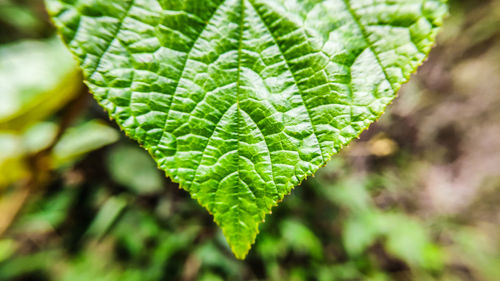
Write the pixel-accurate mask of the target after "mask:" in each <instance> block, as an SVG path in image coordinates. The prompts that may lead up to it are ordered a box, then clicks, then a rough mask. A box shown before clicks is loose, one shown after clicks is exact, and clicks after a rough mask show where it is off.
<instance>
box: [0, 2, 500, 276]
mask: <svg viewBox="0 0 500 281" xmlns="http://www.w3.org/2000/svg"><path fill="white" fill-rule="evenodd" d="M451 4H452V5H451V7H452V10H451V16H450V18H449V19H448V20H447V22H446V25H445V30H444V31H443V32H442V35H441V38H440V44H439V46H438V47H437V48H436V49H435V50H434V52H433V53H432V54H431V58H430V59H429V61H428V62H427V63H426V65H424V67H423V68H422V69H421V71H420V72H419V74H418V75H417V76H416V77H414V79H412V81H411V82H410V84H408V85H407V86H406V87H405V88H404V89H403V91H402V94H401V98H399V99H398V101H397V102H395V104H394V105H393V106H392V107H391V109H390V111H389V112H388V113H387V114H386V115H385V116H384V117H383V118H382V120H381V121H380V122H379V123H377V124H376V125H374V126H372V128H371V129H370V130H369V131H368V132H366V133H365V134H364V135H363V136H362V137H361V139H360V140H358V141H357V142H356V143H354V144H352V145H351V146H350V147H349V148H348V149H347V150H346V151H344V152H343V153H341V155H338V156H337V157H334V159H333V160H332V161H331V162H330V163H329V164H328V165H327V166H326V167H324V168H322V169H321V170H320V172H319V173H318V174H317V175H316V176H315V177H313V178H311V179H309V180H308V181H306V182H305V183H303V185H302V186H300V187H297V188H296V189H295V190H294V192H293V193H292V195H290V196H288V197H286V198H285V200H284V202H283V203H282V204H280V206H279V207H277V208H276V209H274V210H273V215H272V216H268V217H267V221H266V223H265V224H263V225H262V227H261V229H260V231H261V234H260V235H259V237H258V240H257V242H256V245H255V248H254V249H253V250H252V252H251V253H250V255H249V257H248V258H247V259H246V260H245V261H238V260H235V259H234V257H233V255H232V254H231V252H230V250H229V248H228V246H227V244H226V242H225V240H224V237H223V236H222V234H221V233H220V231H219V230H218V228H217V227H216V226H215V224H214V223H213V222H212V219H211V217H210V216H209V215H208V214H206V212H205V211H204V210H203V209H202V208H201V207H200V206H198V205H197V203H196V202H194V201H193V200H192V199H190V198H189V196H188V195H187V194H186V193H185V192H184V191H181V190H179V188H178V186H176V185H175V184H173V183H171V182H170V181H169V180H168V179H167V178H165V177H164V176H163V174H162V173H161V172H160V171H159V170H158V169H157V168H156V166H155V164H154V162H153V161H152V160H151V159H150V157H149V156H148V155H147V153H146V152H144V151H143V150H142V149H140V148H139V147H138V146H137V145H136V144H135V143H131V142H130V141H129V140H127V139H126V138H125V137H124V136H122V134H120V133H119V132H118V130H117V129H116V127H115V125H114V124H113V123H112V122H110V121H109V120H107V117H106V115H105V114H104V113H103V112H102V111H101V109H100V108H99V107H98V106H97V105H96V104H95V103H94V102H93V100H92V98H91V96H90V95H89V94H88V93H86V91H85V90H82V89H85V88H84V87H83V85H82V82H81V80H80V74H79V73H78V72H77V71H76V70H75V68H74V66H73V64H72V61H71V58H70V57H69V56H68V55H67V53H66V51H65V49H64V48H63V47H61V45H60V43H58V41H57V40H56V39H54V37H53V36H54V34H53V29H52V28H51V27H50V25H49V24H48V21H47V19H46V16H45V14H44V13H43V4H42V1H6V0H0V42H1V43H2V45H0V58H1V59H0V81H1V83H0V280H2V281H3V280H6V281H7V280H9V281H10V280H40V281H42V280H63V281H65V280H67V281H80V280H81V281H94V280H102V281H118V280H119V281H122V280H125V281H135V280H137V281H149V280H151V281H157V280H187V281H189V280H204V281H209V280H321V281H330V280H345V281H347V280H371V281H379V280H380V281H382V280H402V281H406V280H417V281H421V280H423V281H426V280H445V281H455V280H457V281H458V280H486V281H495V280H498V279H499V276H500V234H499V231H498V225H499V223H500V217H499V216H498V214H500V208H499V206H500V205H499V204H498V202H500V201H499V200H500V175H499V174H498V167H499V166H500V153H499V152H498V151H500V149H499V148H500V141H499V140H500V138H499V136H500V128H499V127H498V124H500V115H499V114H498V110H497V109H498V105H500V93H499V91H500V90H499V89H500V85H499V84H500V82H499V81H498V79H497V78H498V75H500V67H499V66H500V30H499V28H498V27H499V22H498V20H499V19H500V17H499V16H498V15H499V14H500V1H498V0H495V1H493V0H492V1H473V0H471V1H458V0H456V1H452V3H451ZM41 7H42V8H41ZM82 100H83V102H82ZM49 101H50V102H49ZM457 117H461V118H457ZM462 117H463V118H462ZM479 136H480V137H479ZM26 194H28V195H27V196H24V195H26ZM18 207H19V208H18ZM16 210H19V213H17V212H16ZM2 225H3V226H4V230H5V231H3V232H2Z"/></svg>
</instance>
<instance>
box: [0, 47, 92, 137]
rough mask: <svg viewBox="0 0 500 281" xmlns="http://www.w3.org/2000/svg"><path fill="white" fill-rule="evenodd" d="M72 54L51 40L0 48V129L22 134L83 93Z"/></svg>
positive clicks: (79, 75) (78, 72)
mask: <svg viewBox="0 0 500 281" xmlns="http://www.w3.org/2000/svg"><path fill="white" fill-rule="evenodd" d="M81 83H82V82H81V74H80V71H79V70H78V67H77V65H76V63H75V62H74V60H73V59H72V58H71V53H70V52H68V51H67V49H66V48H65V47H64V45H63V44H62V43H61V42H60V41H59V40H57V38H51V39H48V40H44V41H34V40H28V41H20V42H16V43H11V44H8V45H3V46H1V47H0V100H1V102H0V130H8V131H17V132H20V131H23V130H24V129H27V128H28V127H30V126H31V125H33V124H34V123H36V122H38V121H40V120H43V119H45V118H46V117H48V116H50V115H51V114H53V113H54V112H55V111H57V110H59V109H60V108H61V107H62V106H64V105H65V104H66V103H67V102H69V101H70V100H71V99H72V98H74V96H75V95H76V94H78V93H79V92H80V90H81Z"/></svg>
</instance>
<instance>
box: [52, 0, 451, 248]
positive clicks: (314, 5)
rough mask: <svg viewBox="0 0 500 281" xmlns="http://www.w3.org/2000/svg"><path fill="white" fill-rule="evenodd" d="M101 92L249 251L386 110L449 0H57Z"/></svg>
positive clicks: (74, 46) (69, 37) (122, 121)
mask: <svg viewBox="0 0 500 281" xmlns="http://www.w3.org/2000/svg"><path fill="white" fill-rule="evenodd" d="M47 4H48V6H49V10H50V12H51V14H52V16H53V19H54V21H55V23H56V25H57V26H58V27H59V31H60V34H61V35H62V37H63V39H64V41H65V42H66V44H67V45H68V46H69V48H70V49H71V50H72V52H73V54H75V56H76V57H77V58H78V60H79V62H80V65H81V66H82V69H83V72H84V75H85V77H86V81H87V84H88V85H89V87H90V89H91V90H92V92H93V93H94V95H95V97H96V99H97V100H98V101H99V103H100V104H101V105H102V106H103V107H104V108H105V109H106V110H107V111H108V113H109V115H110V116H111V118H113V119H115V120H116V121H117V123H118V124H119V125H120V126H121V128H122V129H123V130H124V131H125V133H126V134H127V135H129V136H130V137H131V138H133V139H135V140H137V141H138V142H139V143H140V144H141V145H142V146H143V147H144V148H145V149H147V150H148V151H149V153H150V154H151V155H152V156H153V158H154V159H155V160H156V162H157V163H158V165H159V167H160V168H161V169H162V170H164V171H165V172H166V173H167V175H168V176H169V177H171V178H172V179H173V180H174V181H176V182H178V183H180V185H181V186H182V187H183V188H184V189H185V190H187V191H189V192H190V193H191V195H192V197H193V198H195V199H197V200H198V202H199V203H200V204H201V205H203V206H204V207H205V208H207V210H208V211H209V212H210V213H212V214H213V215H214V219H215V222H216V223H217V224H218V225H219V226H220V227H221V228H222V230H223V232H224V235H225V237H226V239H227V241H228V243H229V245H230V246H231V248H232V250H233V252H234V253H235V255H236V256H237V257H238V258H244V257H245V255H246V254H247V252H248V251H249V249H250V247H251V244H252V243H253V242H254V240H255V237H256V235H257V233H258V225H259V224H260V223H261V222H262V221H263V220H264V217H265V215H266V214H267V213H269V212H270V211H271V208H272V207H273V206H275V205H276V204H277V203H278V202H279V201H280V200H282V199H283V197H284V196H285V195H286V194H288V193H290V191H291V189H292V188H293V187H294V186H295V185H297V184H298V183H300V182H301V181H302V180H303V179H304V178H306V177H307V176H310V175H312V174H314V173H315V172H316V171H317V170H318V169H319V168H320V167H322V166H324V165H325V164H326V163H327V161H328V160H329V159H330V158H331V157H332V155H333V154H335V153H336V152H338V151H339V150H340V149H341V148H342V147H343V146H345V145H346V144H348V143H349V142H350V141H351V140H352V139H353V138H355V137H357V136H358V135H359V134H360V133H361V132H362V131H363V130H364V129H365V128H367V127H368V126H369V125H370V124H371V123H372V122H373V121H375V120H376V119H377V118H379V116H380V115H381V114H382V112H383V111H384V109H385V107H386V106H387V105H388V104H389V103H390V102H391V101H392V100H393V99H394V97H395V96H396V92H397V91H398V89H399V88H400V86H401V84H403V83H404V82H406V81H407V80H408V78H409V76H410V74H411V73H412V72H413V71H415V69H416V68H417V66H418V65H419V64H421V63H422V61H423V60H424V59H425V57H426V55H427V53H428V52H429V50H430V48H431V46H432V44H433V41H434V37H435V34H436V32H437V29H438V27H439V26H440V25H441V22H442V18H443V16H444V14H445V13H446V7H445V4H444V3H443V1H442V0H390V1H389V0H225V1H223V0H211V1H199V0H163V1H154V0H135V1H134V0H126V1H122V0H114V1H110V0H64V1H63V0H47Z"/></svg>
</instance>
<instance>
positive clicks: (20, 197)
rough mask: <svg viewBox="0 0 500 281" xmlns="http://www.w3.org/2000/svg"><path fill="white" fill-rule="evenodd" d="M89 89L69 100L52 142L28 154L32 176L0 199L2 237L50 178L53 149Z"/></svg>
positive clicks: (85, 103)
mask: <svg viewBox="0 0 500 281" xmlns="http://www.w3.org/2000/svg"><path fill="white" fill-rule="evenodd" d="M88 93H89V91H88V89H87V87H86V86H84V85H83V84H82V88H81V90H80V93H79V94H78V95H77V96H76V97H75V98H74V99H73V100H72V101H70V102H69V104H68V105H67V106H66V107H65V109H64V110H63V114H62V116H61V119H60V123H59V129H58V131H57V134H56V137H55V138H54V140H53V141H52V142H51V144H50V145H49V146H48V147H47V148H45V149H44V150H42V151H40V152H37V153H35V154H33V155H28V156H27V157H26V161H27V163H28V165H29V168H30V172H31V173H30V176H29V177H28V178H27V179H26V180H25V181H23V182H22V183H20V185H19V186H18V187H17V188H16V189H15V191H14V192H13V194H11V195H9V196H7V197H6V198H4V199H3V200H1V201H0V214H2V216H1V217H0V218H1V220H0V237H2V236H3V235H4V233H5V232H6V231H7V230H8V229H9V227H10V226H11V225H12V223H13V222H14V220H15V219H16V217H17V216H18V214H19V213H20V212H21V210H22V208H23V206H24V205H25V203H26V201H27V199H28V198H29V196H30V194H31V193H33V192H35V191H39V190H42V189H43V188H45V187H46V186H47V183H48V182H49V180H50V173H51V170H52V165H51V154H52V150H53V149H54V147H55V146H56V144H57V143H58V142H59V140H60V139H61V137H62V136H63V134H64V132H66V130H67V129H68V128H69V127H70V125H71V124H72V123H73V122H74V121H75V120H76V119H77V118H78V116H79V115H80V114H81V113H82V112H83V109H85V107H86V105H87V98H88Z"/></svg>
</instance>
